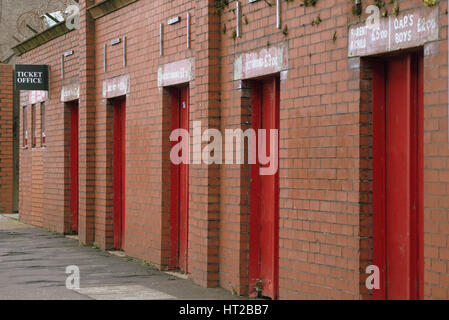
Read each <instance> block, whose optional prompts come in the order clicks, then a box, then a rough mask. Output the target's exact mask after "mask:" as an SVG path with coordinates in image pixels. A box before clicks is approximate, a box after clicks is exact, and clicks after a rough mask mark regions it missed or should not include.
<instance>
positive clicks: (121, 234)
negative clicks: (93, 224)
mask: <svg viewBox="0 0 449 320" xmlns="http://www.w3.org/2000/svg"><path fill="white" fill-rule="evenodd" d="M110 102H111V104H112V108H113V141H114V142H113V160H112V167H113V225H114V249H117V250H123V247H124V241H125V163H126V162H125V150H126V149H125V137H126V135H125V129H126V98H125V97H119V98H114V99H112V101H110Z"/></svg>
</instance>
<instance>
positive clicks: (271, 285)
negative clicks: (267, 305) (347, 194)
mask: <svg viewBox="0 0 449 320" xmlns="http://www.w3.org/2000/svg"><path fill="white" fill-rule="evenodd" d="M279 100H280V97H279V78H271V79H268V80H263V81H254V82H253V84H252V127H253V129H254V130H255V131H256V132H258V130H259V129H266V149H265V150H266V151H267V155H268V154H269V152H270V149H271V148H270V129H277V130H279ZM278 145H279V144H278ZM259 148H260V145H259V141H258V143H257V154H259ZM277 153H278V154H277V157H279V149H278V150H277ZM259 160H260V159H259V156H257V162H256V164H253V165H251V213H250V220H251V223H250V224H251V225H250V266H249V278H250V284H249V285H250V290H254V289H253V288H254V287H257V288H259V289H260V291H259V292H252V296H254V295H256V294H259V295H262V296H265V297H270V298H272V299H277V297H278V264H279V263H278V260H279V171H276V173H275V174H273V175H260V170H259V169H260V168H261V167H269V166H270V164H269V163H268V164H265V165H264V164H261V163H259ZM278 162H279V161H278Z"/></svg>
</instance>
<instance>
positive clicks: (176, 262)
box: [170, 87, 189, 272]
mask: <svg viewBox="0 0 449 320" xmlns="http://www.w3.org/2000/svg"><path fill="white" fill-rule="evenodd" d="M171 97H172V112H171V116H172V118H171V121H172V125H171V129H172V130H176V129H184V130H186V131H189V87H182V88H172V89H171ZM180 140H181V138H180V139H179V141H180ZM177 143H178V142H177V141H175V142H172V147H173V146H174V145H176V144H177ZM181 152H182V151H181ZM181 156H182V155H181ZM188 234H189V165H188V164H186V163H180V164H179V165H176V164H173V163H171V177H170V256H171V259H170V268H172V269H179V270H180V271H182V272H187V263H188Z"/></svg>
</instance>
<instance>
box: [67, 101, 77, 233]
mask: <svg viewBox="0 0 449 320" xmlns="http://www.w3.org/2000/svg"><path fill="white" fill-rule="evenodd" d="M69 108H70V187H71V190H70V213H71V218H70V221H71V226H72V227H71V231H72V233H74V234H78V215H79V201H78V192H79V184H78V183H79V182H78V178H79V177H78V170H79V167H78V165H79V160H78V154H79V151H78V150H79V149H78V131H79V124H78V123H79V116H78V114H79V112H78V109H79V107H78V100H76V101H73V102H71V103H69Z"/></svg>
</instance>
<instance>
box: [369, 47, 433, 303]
mask: <svg viewBox="0 0 449 320" xmlns="http://www.w3.org/2000/svg"><path fill="white" fill-rule="evenodd" d="M423 111H424V108H423V57H422V55H421V54H406V55H401V56H395V57H390V58H388V59H384V60H382V61H379V62H378V63H376V64H375V65H374V67H373V260H374V264H375V265H377V266H378V267H379V269H380V277H381V281H380V286H381V287H380V289H379V290H374V292H373V295H374V298H377V299H422V298H423V270H424V258H423V243H424V242H423V236H424V230H423Z"/></svg>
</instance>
